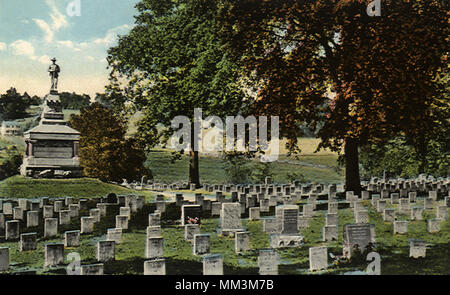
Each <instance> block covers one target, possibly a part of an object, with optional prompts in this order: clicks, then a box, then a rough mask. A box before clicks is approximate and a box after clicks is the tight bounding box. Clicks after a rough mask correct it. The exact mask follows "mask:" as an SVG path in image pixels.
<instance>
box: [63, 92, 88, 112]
mask: <svg viewBox="0 0 450 295" xmlns="http://www.w3.org/2000/svg"><path fill="white" fill-rule="evenodd" d="M59 97H60V98H61V104H62V107H63V109H68V110H80V109H82V108H84V107H87V106H88V105H89V104H90V103H91V98H90V97H89V95H87V94H83V95H79V94H76V93H75V92H73V93H69V92H62V93H60V94H59Z"/></svg>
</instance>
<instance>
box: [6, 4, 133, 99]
mask: <svg viewBox="0 0 450 295" xmlns="http://www.w3.org/2000/svg"><path fill="white" fill-rule="evenodd" d="M78 1H79V3H80V8H81V9H80V16H77V15H73V13H71V11H73V12H76V10H69V11H68V10H67V8H68V6H69V4H71V3H75V4H76V3H77V2H78ZM137 2H139V1H138V0H0V93H5V91H6V90H7V89H9V88H10V87H11V86H13V87H16V88H17V89H18V90H19V91H20V92H25V91H27V92H28V93H29V94H31V95H34V94H37V95H40V96H43V95H45V94H46V93H48V91H49V88H50V78H49V76H48V73H47V67H48V65H49V64H50V63H51V61H50V58H52V57H56V58H57V59H58V61H57V64H59V65H60V67H61V76H60V84H59V86H58V89H59V90H60V91H70V92H72V91H75V92H77V93H87V94H90V95H91V96H94V95H95V93H96V92H102V91H103V89H104V86H105V85H106V83H107V79H108V70H107V69H106V66H107V63H106V59H105V58H106V56H107V50H108V48H110V47H111V46H114V45H115V44H116V42H117V37H116V36H117V35H124V34H126V33H127V32H129V30H130V29H131V28H132V27H133V25H134V17H133V16H134V15H135V14H136V13H137V11H136V9H135V8H134V6H135V5H136V3H137ZM69 7H70V6H69ZM72 7H75V6H72Z"/></svg>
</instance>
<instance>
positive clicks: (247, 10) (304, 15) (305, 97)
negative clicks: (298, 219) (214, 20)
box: [218, 0, 449, 191]
mask: <svg viewBox="0 0 450 295" xmlns="http://www.w3.org/2000/svg"><path fill="white" fill-rule="evenodd" d="M370 2H372V1H366V0H330V1H320V0H317V1H290V0H286V1H275V0H273V1H272V0H267V1H259V0H223V1H221V11H220V15H221V17H220V19H221V21H220V23H219V28H218V29H219V30H220V31H221V36H222V37H223V38H224V40H226V43H227V44H228V49H229V52H230V54H231V55H232V56H233V57H234V58H235V60H236V61H238V62H240V63H242V64H243V65H244V67H245V69H246V76H247V77H248V78H249V79H251V83H252V84H253V85H254V86H255V89H256V91H258V104H257V105H256V106H255V109H254V110H255V111H256V112H260V113H267V114H272V115H279V116H280V123H281V128H282V131H284V132H282V134H284V135H285V136H287V137H288V138H290V139H291V148H292V149H293V148H295V143H296V140H297V137H298V136H299V135H300V134H299V130H300V129H299V128H296V127H297V126H298V124H300V123H306V124H309V125H310V126H312V127H313V129H315V128H314V127H316V126H320V130H319V132H318V135H319V136H320V137H321V139H322V143H321V144H320V147H321V148H322V147H330V148H332V149H334V150H340V148H341V146H344V147H345V150H344V151H345V160H346V161H345V162H346V188H347V190H354V191H359V190H360V179H359V166H358V164H359V163H358V147H359V146H361V145H362V144H365V143H368V142H379V141H384V140H387V139H389V138H392V137H393V136H395V135H398V134H404V135H405V136H406V137H408V138H419V137H418V136H420V135H421V134H423V133H427V132H428V131H431V130H433V125H434V124H435V123H436V120H435V118H434V117H433V109H434V108H433V105H434V104H435V102H436V101H437V100H439V99H440V98H441V97H442V94H443V88H442V86H441V85H439V83H436V78H437V76H438V75H439V74H442V73H443V72H445V71H447V70H448V69H447V66H446V63H447V53H448V48H447V46H448V36H449V34H448V33H449V31H448V25H447V19H448V11H449V9H448V2H445V1H438V0H430V1H419V0H413V1H406V0H405V1H400V0H386V1H382V15H381V16H379V17H371V16H369V15H368V14H367V13H366V10H367V5H368V4H369V3H370ZM321 122H323V126H322V124H320V123H321Z"/></svg>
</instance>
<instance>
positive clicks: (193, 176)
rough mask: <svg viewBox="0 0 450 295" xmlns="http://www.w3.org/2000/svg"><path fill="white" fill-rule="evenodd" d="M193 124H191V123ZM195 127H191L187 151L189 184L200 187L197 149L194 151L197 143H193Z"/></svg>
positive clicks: (195, 137) (195, 136)
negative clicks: (189, 145) (189, 143)
mask: <svg viewBox="0 0 450 295" xmlns="http://www.w3.org/2000/svg"><path fill="white" fill-rule="evenodd" d="M192 125H193V124H192ZM192 127H193V126H192ZM197 139H198V138H197V134H195V128H191V150H190V152H189V181H188V182H189V186H190V185H191V184H195V187H196V188H199V187H200V173H199V165H198V151H195V148H196V146H197V145H195V144H194V142H195V140H197Z"/></svg>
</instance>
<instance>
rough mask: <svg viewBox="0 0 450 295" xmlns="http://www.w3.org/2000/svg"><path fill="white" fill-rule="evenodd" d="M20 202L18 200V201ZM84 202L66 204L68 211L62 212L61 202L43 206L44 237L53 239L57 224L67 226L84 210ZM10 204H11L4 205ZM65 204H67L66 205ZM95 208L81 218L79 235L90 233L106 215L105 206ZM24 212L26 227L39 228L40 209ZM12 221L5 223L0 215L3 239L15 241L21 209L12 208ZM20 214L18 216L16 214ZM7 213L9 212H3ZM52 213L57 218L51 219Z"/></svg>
mask: <svg viewBox="0 0 450 295" xmlns="http://www.w3.org/2000/svg"><path fill="white" fill-rule="evenodd" d="M19 201H20V200H19ZM85 202H86V200H80V203H79V204H70V203H69V204H68V206H69V210H63V205H62V201H55V203H54V205H53V206H51V205H43V207H42V216H43V219H44V237H45V238H48V237H55V236H57V235H58V224H59V225H68V224H70V222H71V219H72V218H77V217H78V216H79V212H80V208H83V209H84V208H85V204H84V203H85ZM6 204H12V203H4V204H3V205H6ZM66 204H67V203H66ZM96 206H97V208H92V209H90V210H89V214H90V216H85V217H81V233H91V232H92V231H93V227H94V224H95V223H97V222H100V219H101V217H102V216H105V215H106V204H105V203H101V204H96ZM32 209H37V210H33V211H27V212H26V216H27V218H26V227H27V228H32V227H37V226H39V213H40V211H39V210H40V209H38V208H32ZM13 210H14V214H13V220H9V221H6V218H5V214H4V213H0V229H5V239H6V240H7V241H8V240H17V239H18V238H19V235H20V221H21V220H23V215H24V214H23V208H22V207H14V208H13ZM18 211H20V212H21V214H20V215H18V214H17V212H18ZM3 212H9V211H5V210H4V211H3ZM54 213H58V214H59V218H53V216H54Z"/></svg>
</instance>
